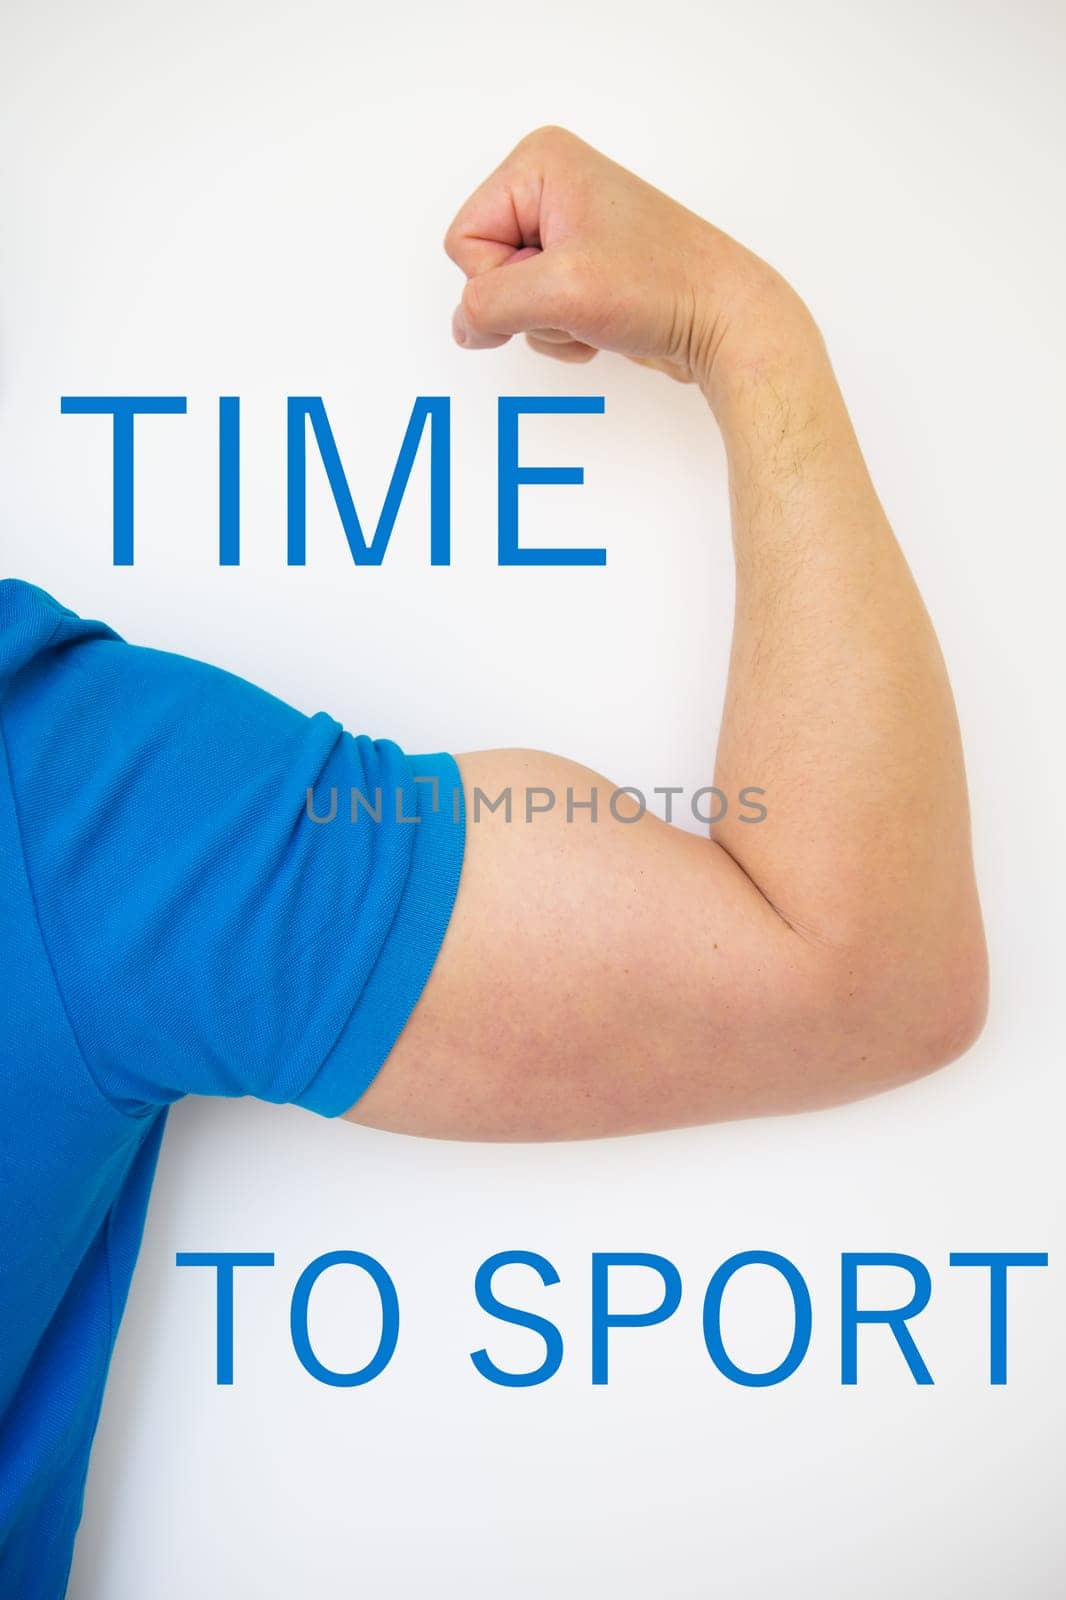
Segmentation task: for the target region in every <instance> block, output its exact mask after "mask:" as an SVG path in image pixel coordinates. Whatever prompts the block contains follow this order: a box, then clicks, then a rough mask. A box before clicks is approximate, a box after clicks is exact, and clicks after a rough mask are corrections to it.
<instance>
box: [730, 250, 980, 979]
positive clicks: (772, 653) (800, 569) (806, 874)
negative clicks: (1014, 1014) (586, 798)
mask: <svg viewBox="0 0 1066 1600" xmlns="http://www.w3.org/2000/svg"><path fill="white" fill-rule="evenodd" d="M745 316H746V317H747V319H748V320H747V321H746V323H745V324H744V325H743V326H730V327H728V328H727V329H726V331H725V333H724V334H723V336H722V338H721V341H720V343H719V345H718V347H717V349H716V351H715V359H714V361H713V362H711V363H710V364H709V366H708V370H707V371H706V373H705V374H703V375H702V386H703V389H704V393H705V394H706V396H707V399H708V401H709V403H710V404H711V406H712V409H713V410H714V412H715V415H716V417H717V419H718V422H719V424H720V426H721V429H722V433H723V436H724V440H725V444H726V450H727V455H728V462H729V481H730V495H731V502H732V516H733V538H734V549H735V559H736V615H735V624H734V636H733V646H732V656H731V664H730V673H729V681H728V687H727V693H726V701H725V709H724V715H723V722H722V728H721V735H720V740H719V747H718V758H717V775H716V782H717V784H718V785H719V787H720V788H722V789H723V791H725V792H726V793H734V792H736V790H737V789H738V788H740V787H741V786H743V785H745V784H757V785H759V786H761V787H762V788H764V789H765V790H766V797H765V802H764V803H765V804H766V806H767V811H768V815H767V817H766V819H765V821H764V822H762V823H760V824H758V825H752V824H750V823H744V822H742V821H740V820H738V819H737V818H736V817H735V816H732V815H728V814H727V816H726V818H725V819H723V822H722V823H721V824H720V825H719V826H718V827H717V828H716V829H715V838H716V839H717V841H718V842H719V843H720V844H721V845H723V846H724V847H725V848H726V849H727V850H728V851H729V852H730V854H732V855H733V856H734V857H735V859H736V860H737V861H738V862H739V863H740V864H741V865H742V867H743V868H744V870H745V871H746V872H747V873H748V875H749V876H750V877H751V879H752V880H753V882H754V883H755V884H756V885H757V886H758V887H759V889H760V890H761V891H762V892H763V894H765V895H766V897H767V898H768V899H769V900H770V901H771V902H772V904H773V905H774V906H775V907H776V908H777V910H778V911H779V912H780V913H781V915H782V916H783V917H784V918H785V919H786V920H787V921H788V922H789V923H790V924H791V925H792V926H793V927H794V928H795V929H796V930H797V931H798V932H800V933H801V934H803V935H805V936H807V937H808V938H811V939H813V940H815V941H818V942H823V943H825V944H827V945H830V946H836V947H839V948H842V949H845V950H847V951H850V952H856V953H858V954H859V955H862V954H865V955H866V956H868V957H869V958H870V960H871V961H872V962H873V963H877V964H879V965H881V966H882V967H884V966H886V965H892V964H894V965H896V966H897V967H899V966H901V965H902V966H905V968H906V971H907V973H908V974H909V975H910V974H913V970H914V968H915V967H916V966H917V967H919V968H921V969H922V970H924V971H927V972H928V973H929V976H930V978H931V980H932V981H935V982H941V981H947V982H950V981H951V979H952V974H953V970H954V968H955V965H956V963H958V966H959V970H960V971H961V970H962V966H963V965H965V968H966V971H967V973H968V975H969V978H968V981H969V982H970V983H971V984H972V974H973V969H974V964H975V961H976V966H977V968H978V969H979V976H982V977H983V961H984V952H983V939H982V933H981V926H980V914H979V911H978V907H977V898H976V891H975V888H974V881H973V871H972V865H971V857H970V836H969V835H970V830H969V816H968V808H967V799H966V785H965V776H964V770H963V760H962V752H961V747H960V741H959V732H958V725H957V721H956V716H955V709H954V704H953V701H952V695H951V690H950V687H949V684H948V680H947V676H946V673H945V670H944V664H943V660H942V657H941V654H940V649H939V647H938V644H937V641H936V637H935V635H934V633H933V630H932V627H931V625H930V622H929V618H928V615H927V613H926V610H925V607H924V606H923V604H922V600H921V597H920V595H919V593H918V590H917V588H916V586H915V583H914V580H913V578H912V577H911V574H910V572H909V570H908V567H907V564H906V561H905V560H904V558H903V555H902V553H901V551H900V548H899V546H898V544H897V543H896V540H895V538H894V536H893V533H892V530H891V528H890V527H889V525H888V521H887V519H886V517H885V514H884V511H883V510H882V508H881V505H880V503H879V501H878V498H877V495H876V493H875V491H874V488H873V485H872V483H871V482H870V477H869V474H868V472H867V469H866V465H865V463H864V461H863V458H862V454H861V452H860V449H859V446H858V443H857V441H856V438H855V434H854V431H853V429H852V426H851V422H850V419H849V417H848V413H847V410H846V408H845V405H844V402H843V399H842V397H841V394H840V390H839V388H838V386H837V383H836V380H835V378H834V376H833V372H832V369H831V367H830V364H829V359H828V357H827V355H826V352H825V348H824V345H823V343H822V339H821V336H820V334H819V333H818V330H817V329H816V327H815V326H814V323H813V321H812V319H811V318H810V316H809V314H808V313H807V312H806V310H805V308H804V307H803V306H802V304H801V302H800V301H799V300H798V299H797V297H795V296H794V295H793V294H792V292H791V291H790V290H788V289H787V287H786V286H784V285H783V284H781V283H780V280H775V279H774V278H773V277H772V275H771V276H770V277H768V278H767V279H766V280H765V281H764V284H763V286H762V287H761V290H760V298H759V300H758V304H757V306H754V307H752V308H751V309H750V310H749V311H748V312H746V313H745Z"/></svg>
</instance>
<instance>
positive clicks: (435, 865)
mask: <svg viewBox="0 0 1066 1600" xmlns="http://www.w3.org/2000/svg"><path fill="white" fill-rule="evenodd" d="M408 761H409V765H410V768H411V774H412V778H413V780H415V781H414V783H413V792H414V794H415V796H416V797H417V798H416V804H414V805H412V807H411V815H412V816H413V815H415V813H416V810H417V815H418V819H419V820H418V821H417V822H411V823H407V824H403V825H404V826H408V827H411V828H413V829H414V831H415V838H414V847H413V850H412V855H411V866H410V870H409V872H408V874H407V881H406V883H405V885H404V889H403V893H402V895H401V897H400V904H399V907H398V908H397V912H396V917H395V920H394V921H393V924H392V927H391V929H390V931H389V936H388V938H387V939H386V941H385V944H384V946H383V948H382V951H381V954H380V955H379V957H378V959H377V961H376V962H375V963H374V967H373V969H372V971H371V973H370V976H369V978H368V979H367V982H366V984H365V986H364V988H363V991H362V993H361V994H360V996H359V1001H358V1003H357V1005H356V1006H355V1007H354V1009H353V1010H352V1012H351V1015H350V1016H349V1017H348V1020H347V1022H346V1023H345V1025H344V1027H343V1028H342V1030H341V1032H340V1034H339V1036H338V1038H337V1040H336V1042H335V1043H334V1045H333V1047H332V1049H331V1050H330V1052H329V1054H328V1055H327V1057H326V1058H325V1060H324V1061H323V1063H322V1065H321V1067H320V1068H319V1070H318V1071H317V1072H316V1074H315V1076H314V1078H313V1079H312V1080H311V1082H310V1084H309V1085H308V1087H307V1088H306V1089H305V1090H304V1092H303V1094H301V1095H300V1097H299V1099H298V1100H297V1101H296V1104H297V1105H301V1106H304V1107H306V1109H307V1110H309V1111H317V1112H318V1113H319V1115H320V1116H324V1117H338V1116H340V1115H341V1114H342V1113H343V1112H345V1111H348V1110H350V1108H351V1107H352V1106H353V1105H354V1104H355V1103H356V1101H357V1100H358V1099H359V1097H360V1096H361V1095H362V1094H363V1093H364V1092H365V1090H367V1089H368V1088H369V1087H370V1084H371V1083H372V1082H373V1080H374V1078H375V1077H376V1076H377V1074H378V1072H379V1071H380V1069H381V1068H382V1066H384V1064H385V1061H386V1060H387V1058H388V1055H389V1052H390V1051H391V1049H392V1047H393V1045H394V1044H395V1043H396V1040H397V1039H398V1038H399V1036H400V1034H401V1032H402V1031H403V1028H404V1025H405V1023H406V1022H407V1019H408V1017H409V1016H410V1015H411V1012H412V1011H413V1010H414V1008H415V1005H416V1004H417V1002H418V999H419V996H420V995H421V993H422V990H423V989H424V988H425V986H426V980H427V979H428V977H429V974H430V972H431V971H432V970H433V963H434V961H435V960H436V958H437V952H438V951H439V949H440V946H441V942H442V940H443V938H444V935H445V932H446V930H447V927H448V922H449V920H450V918H451V914H452V908H453V907H454V905H455V896H456V893H457V891H458V888H459V875H460V872H461V869H462V864H463V847H464V842H465V835H466V815H465V807H464V801H463V786H462V781H461V779H460V776H459V768H458V766H457V765H456V762H455V759H454V757H453V756H450V755H447V754H444V753H437V754H435V755H423V756H410V757H408ZM434 802H436V804H434Z"/></svg>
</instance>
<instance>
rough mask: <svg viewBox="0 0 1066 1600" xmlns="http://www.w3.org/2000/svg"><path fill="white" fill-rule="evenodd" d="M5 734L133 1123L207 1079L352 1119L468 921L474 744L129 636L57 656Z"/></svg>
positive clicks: (31, 837)
mask: <svg viewBox="0 0 1066 1600" xmlns="http://www.w3.org/2000/svg"><path fill="white" fill-rule="evenodd" d="M4 734H5V739H6V742H7V746H8V757H9V762H10V766H11V777H12V786H13V789H14V792H15V798H16V806H17V810H18V817H19V827H20V831H21V835H22V847H23V852H24V855H25V859H26V869H27V873H28V876H29V879H30V885H31V889H32V893H33V897H34V902H35V905H36V909H37V915H38V920H39V923H40V929H41V934H42V937H43V939H44V942H45V945H46V948H47V951H48V954H49V958H50V960H51V963H52V967H53V971H54V975H55V981H56V985H57V987H58V989H59V992H60V996H61V999H62V1001H63V1004H64V1006H65V1008H66V1011H67V1015H68V1016H69V1018H70V1022H71V1026H72V1028H73V1030H74V1033H75V1035H76V1037H77V1040H78V1044H79V1047H80V1049H81V1052H82V1054H83V1056H84V1059H85V1063H86V1065H87V1067H88V1070H89V1071H90V1073H91V1074H92V1076H93V1077H94V1078H95V1080H96V1082H97V1084H98V1086H99V1088H100V1089H101V1090H102V1092H103V1093H104V1094H105V1095H107V1096H108V1098H109V1099H111V1100H112V1101H114V1102H115V1103H117V1104H118V1105H120V1106H121V1107H122V1109H124V1110H127V1111H130V1112H131V1113H133V1114H136V1113H137V1112H139V1111H141V1110H143V1109H144V1108H147V1107H152V1106H156V1105H159V1104H162V1103H166V1102H168V1101H171V1100H174V1099H176V1098H178V1097H179V1096H181V1095H183V1094H187V1093H196V1094H209V1095H245V1094H249V1095H256V1096H258V1097H259V1098H261V1099H264V1100H271V1101H279V1102H295V1103H297V1104H300V1105H303V1106H306V1107H308V1108H309V1109H311V1110H313V1111H318V1112H320V1113H322V1114H323V1115H325V1116H335V1115H338V1114H339V1113H340V1112H342V1111H346V1110H347V1109H348V1108H349V1107H350V1106H351V1105H352V1104H353V1103H354V1102H355V1101H356V1100H357V1099H358V1098H359V1096H360V1095H361V1094H362V1093H363V1091H364V1089H365V1088H366V1087H367V1085H368V1084H369V1083H370V1082H371V1080H372V1079H373V1077H374V1075H375V1073H376V1072H377V1071H378V1069H379V1068H380V1067H381V1065H382V1064H383V1062H384V1061H385V1059H386V1057H387V1056H388V1054H389V1051H390V1049H391V1048H392V1045H393V1044H394V1042H395V1040H396V1038H397V1037H398V1035H399V1033H400V1031H401V1030H402V1028H403V1026H404V1023H405V1022H406V1020H407V1018H408V1016H409V1015H410V1012H411V1011H412V1009H413V1007H414V1005H415V1003H416V1001H417V1000H418V997H419V995H420V994H421V991H422V989H423V987H424V985H425V982H426V979H427V977H428V976H429V973H430V970H431V968H432V965H433V962H434V960H435V958H436V955H437V952H438V949H439V947H440V943H441V940H442V939H443V937H444V933H445V930H446V928H447V925H448V920H449V917H450V914H451V910H452V906H453V903H454V899H455V894H456V890H457V886H458V881H459V874H460V870H461V864H462V856H463V833H464V816H463V809H462V790H461V786H460V781H459V774H458V770H457V768H456V765H455V762H454V760H453V759H452V757H451V756H449V755H447V754H444V753H439V754H435V755H420V756H408V755H405V754H404V753H403V751H402V750H401V749H400V748H399V747H398V746H397V745H396V744H394V743H392V742H391V741H389V740H387V739H376V740H375V739H370V738H368V737H365V736H359V737H354V736H353V735H352V734H350V733H348V732H346V731H345V730H344V729H343V728H342V727H341V726H340V725H339V724H338V723H337V722H336V721H334V720H333V719H332V718H331V717H329V716H327V715H325V714H324V713H321V712H320V713H318V714H316V715H314V716H305V715H304V714H302V713H301V712H299V711H297V710H295V709H293V708H292V707H291V706H289V705H286V704H285V703H284V702H282V701H281V700H278V699H276V698H275V697H274V696H272V695H270V694H267V693H265V692H264V691H263V690H261V689H258V688H256V687H254V686H253V685H251V684H249V683H247V682H245V681H244V680H242V679H241V678H238V677H235V676H233V675H232V674H230V673H227V672H223V671H220V670H218V669H216V668H213V667H209V666H206V665H204V664H203V663H200V662H196V661H192V660H189V659H187V658H186V657H183V656H177V655H170V654H167V653H164V652H161V651H156V650H147V649H142V648H139V647H137V646H133V645H129V644H126V643H125V642H123V641H122V640H120V639H117V638H116V637H115V636H113V635H111V636H110V637H90V638H75V639H74V640H71V641H67V642H63V643H61V644H60V645H59V646H58V647H55V648H50V649H46V650H44V651H43V652H41V653H40V654H39V655H38V656H37V657H36V658H35V659H34V660H33V661H32V662H31V663H30V664H29V665H28V666H27V667H26V668H25V669H24V670H23V671H22V672H21V673H20V674H19V677H18V680H17V681H16V683H15V684H14V685H12V687H11V690H10V691H9V693H8V695H7V697H6V699H5V703H4Z"/></svg>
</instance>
